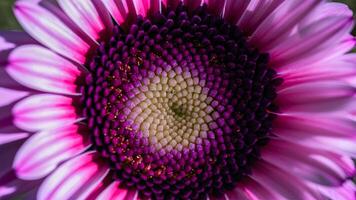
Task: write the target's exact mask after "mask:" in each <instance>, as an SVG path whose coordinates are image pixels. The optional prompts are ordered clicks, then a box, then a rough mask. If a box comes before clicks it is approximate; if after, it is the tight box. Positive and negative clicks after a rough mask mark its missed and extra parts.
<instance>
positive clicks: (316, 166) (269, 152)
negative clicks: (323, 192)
mask: <svg viewBox="0 0 356 200" xmlns="http://www.w3.org/2000/svg"><path fill="white" fill-rule="evenodd" d="M262 157H263V159H264V160H266V161H267V162H269V163H273V164H274V165H276V166H278V167H280V168H282V169H284V170H286V171H290V172H292V173H293V174H295V175H297V176H300V177H303V178H305V179H308V180H310V181H312V182H315V183H318V184H322V185H328V186H340V185H342V184H343V182H344V181H345V180H346V179H348V178H349V177H350V176H352V175H353V172H354V171H355V167H354V166H353V163H352V161H351V165H350V164H349V162H347V161H346V160H343V159H342V157H341V156H338V155H336V154H334V153H331V152H328V151H322V150H318V149H314V148H310V147H306V146H301V145H297V144H295V143H291V142H287V141H283V140H272V141H271V142H270V143H268V145H267V146H266V147H265V148H263V150H262ZM334 161H335V162H334ZM337 164H340V167H339V166H337ZM345 166H347V168H343V167H345Z"/></svg>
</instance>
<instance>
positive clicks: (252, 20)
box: [237, 0, 284, 35]
mask: <svg viewBox="0 0 356 200" xmlns="http://www.w3.org/2000/svg"><path fill="white" fill-rule="evenodd" d="M283 1H284V0H268V1H266V0H253V1H251V3H250V4H249V5H248V7H247V8H246V9H245V11H244V13H243V15H242V17H241V19H240V20H239V21H238V24H237V25H238V26H239V27H240V28H241V30H242V31H243V32H245V33H246V34H247V35H251V34H252V33H253V32H254V31H255V30H256V29H257V27H258V26H260V24H261V23H262V22H263V21H264V20H265V19H266V18H267V17H268V16H269V15H271V14H272V13H274V10H275V9H276V8H278V7H279V6H280V5H281V3H282V2H283ZM239 12H241V11H239Z"/></svg>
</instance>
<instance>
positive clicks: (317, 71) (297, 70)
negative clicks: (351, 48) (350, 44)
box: [278, 54, 356, 88]
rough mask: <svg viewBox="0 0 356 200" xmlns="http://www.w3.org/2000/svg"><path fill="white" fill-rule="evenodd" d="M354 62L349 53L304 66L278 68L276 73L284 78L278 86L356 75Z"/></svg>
mask: <svg viewBox="0 0 356 200" xmlns="http://www.w3.org/2000/svg"><path fill="white" fill-rule="evenodd" d="M353 57H354V58H353ZM355 62H356V56H352V54H349V55H342V56H338V57H337V58H335V59H331V60H326V61H322V62H317V63H314V64H310V65H306V66H298V67H297V66H296V67H289V68H286V67H282V68H279V69H278V74H279V75H280V76H281V77H282V78H283V80H284V82H283V85H281V86H280V88H287V87H291V86H293V85H298V84H302V83H311V82H320V81H327V80H329V81H331V80H340V79H346V78H351V77H354V76H355V75H356V68H355Z"/></svg>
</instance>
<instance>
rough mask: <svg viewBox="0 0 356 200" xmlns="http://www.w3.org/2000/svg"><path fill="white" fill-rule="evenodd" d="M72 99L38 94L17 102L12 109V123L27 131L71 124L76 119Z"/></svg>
mask: <svg viewBox="0 0 356 200" xmlns="http://www.w3.org/2000/svg"><path fill="white" fill-rule="evenodd" d="M72 104H73V99H72V98H69V97H64V96H59V95H50V94H40V95H35V96H31V97H28V98H26V99H24V100H22V101H21V102H19V103H17V104H16V106H15V107H14V109H13V115H14V118H15V119H14V123H15V124H16V126H18V127H19V128H22V129H24V130H28V131H38V130H43V129H50V128H56V127H61V126H64V125H68V124H72V123H74V122H75V121H76V120H77V114H76V111H75V107H74V106H73V105H72Z"/></svg>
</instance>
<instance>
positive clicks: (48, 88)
mask: <svg viewBox="0 0 356 200" xmlns="http://www.w3.org/2000/svg"><path fill="white" fill-rule="evenodd" d="M6 71H7V72H8V73H9V75H10V76H11V77H12V78H13V79H15V80H16V81H17V82H19V83H21V84H23V85H25V86H27V87H30V88H33V89H36V90H40V91H44V92H53V93H61V94H72V95H75V94H78V93H77V85H76V81H77V79H78V77H79V76H80V75H81V72H80V71H79V69H78V67H76V66H75V65H74V64H72V63H71V62H69V61H68V60H66V59H65V58H63V57H61V56H59V55H57V54H55V53H53V52H52V51H50V50H48V49H46V48H44V47H41V46H37V45H25V46H21V47H19V48H17V49H15V50H14V51H13V52H12V53H11V55H10V57H9V64H8V65H7V67H6Z"/></svg>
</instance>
